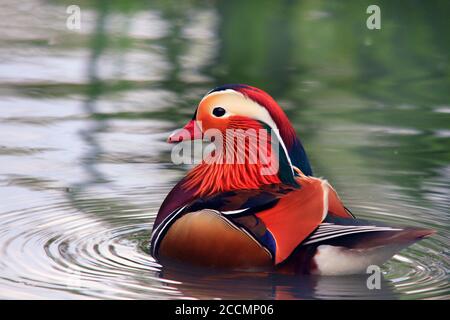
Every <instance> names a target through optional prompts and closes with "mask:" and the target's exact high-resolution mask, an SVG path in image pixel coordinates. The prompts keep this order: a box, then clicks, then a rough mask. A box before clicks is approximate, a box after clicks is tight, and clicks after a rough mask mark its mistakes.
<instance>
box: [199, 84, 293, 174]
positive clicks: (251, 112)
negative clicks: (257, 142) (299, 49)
mask: <svg viewBox="0 0 450 320" xmlns="http://www.w3.org/2000/svg"><path fill="white" fill-rule="evenodd" d="M212 96H218V97H219V99H218V102H217V103H216V104H215V105H210V106H209V108H210V110H208V112H210V113H211V112H212V110H213V109H214V108H215V107H217V106H220V107H222V108H224V109H225V110H226V112H227V113H226V114H225V115H224V116H223V117H224V118H225V117H229V116H232V115H239V116H246V117H249V118H252V119H255V120H259V121H261V122H264V123H266V124H267V125H268V126H269V127H271V128H272V130H273V131H274V132H275V134H276V135H277V138H278V141H279V142H280V145H281V147H282V148H283V150H284V153H285V154H286V157H287V160H288V162H289V165H290V166H291V168H292V162H291V158H290V157H289V153H288V152H287V149H286V146H285V144H284V141H283V139H281V136H280V132H279V130H278V127H277V125H276V124H275V121H273V119H272V117H271V116H270V113H269V111H267V109H266V108H264V107H263V106H261V105H260V104H258V103H256V102H255V101H253V100H252V99H250V98H247V97H246V96H245V95H243V94H242V93H240V92H238V91H235V90H232V89H226V90H222V91H215V92H212V93H210V94H207V95H206V96H205V97H203V99H202V100H201V102H202V101H203V100H205V99H206V98H209V97H212ZM221 96H222V97H223V98H222V97H221ZM201 102H200V103H201ZM292 172H293V173H294V169H292Z"/></svg>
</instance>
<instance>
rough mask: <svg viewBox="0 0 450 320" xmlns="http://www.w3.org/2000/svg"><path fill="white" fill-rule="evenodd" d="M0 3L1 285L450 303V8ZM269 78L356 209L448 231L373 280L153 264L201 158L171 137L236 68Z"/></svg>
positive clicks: (9, 290) (442, 4)
mask: <svg viewBox="0 0 450 320" xmlns="http://www.w3.org/2000/svg"><path fill="white" fill-rule="evenodd" d="M78 3H79V6H80V8H81V17H82V22H81V29H80V30H73V31H71V30H68V29H67V28H66V19H67V16H68V14H67V13H66V8H67V7H68V6H69V5H71V4H72V3H71V1H56V0H53V1H51V0H48V1H44V0H41V1H40V0H31V1H26V2H20V1H12V0H3V1H2V2H1V4H0V110H1V112H0V197H1V202H0V298H10V299H11V298H12V299H14V298H19V299H28V298H29V299H37V298H50V299H54V298H61V299H95V298H103V299H109V298H113V299H129V298H131V299H180V298H189V299H213V298H236V299H240V298H242V299H256V298H259V299H304V298H306V299H311V298H314V299H359V298H375V299H448V298H450V285H449V275H448V274H449V269H450V252H449V241H450V228H449V218H450V209H449V207H450V53H449V52H450V38H449V37H448V35H447V33H448V31H449V30H450V19H449V16H450V3H448V2H447V1H423V2H417V1H378V3H377V4H378V5H379V6H380V8H381V11H382V27H381V30H368V29H367V28H366V19H367V17H368V15H367V14H366V8H367V6H368V5H369V4H371V3H369V2H367V1H350V2H345V3H344V2H342V3H341V2H337V1H264V0H263V1H245V2H244V1H206V2H203V1H106V0H105V1H87V0H85V1H78ZM236 82H238V83H248V84H251V85H254V86H257V87H260V88H262V89H264V90H266V91H267V92H269V93H270V94H271V95H273V96H274V98H275V99H276V100H277V101H278V102H279V103H280V105H281V106H282V107H283V108H284V109H285V110H286V112H287V114H288V116H289V118H290V120H291V121H292V123H293V124H294V126H295V128H296V130H297V132H298V134H299V136H300V137H301V139H302V141H303V144H304V145H305V148H306V150H307V152H308V154H309V156H310V160H311V163H312V166H313V168H314V171H315V174H316V175H317V176H320V177H324V178H326V179H327V180H328V181H329V182H330V183H331V184H332V185H333V186H334V187H335V188H336V189H337V191H338V192H339V194H340V196H341V198H342V199H343V200H344V202H345V204H346V206H347V207H349V208H350V209H351V210H352V212H353V213H354V214H355V215H356V216H357V217H361V218H366V219H371V220H378V221H383V222H385V223H391V224H404V225H411V226H419V227H427V228H432V229H435V230H436V231H437V233H436V235H434V236H432V237H431V238H428V239H426V240H423V241H421V242H419V243H417V244H415V245H413V246H411V247H409V248H408V249H406V250H403V251H401V252H400V253H399V254H398V255H396V256H395V257H394V258H393V259H391V260H390V261H388V262H387V263H386V264H385V265H384V266H383V268H382V271H383V281H382V286H381V289H380V290H368V289H367V286H366V279H367V276H365V275H362V276H352V277H306V276H303V277H300V276H296V277H294V276H286V275H280V274H274V273H250V272H217V271H216V272H214V271H211V270H195V269H192V268H188V267H186V266H178V267H170V266H161V265H160V264H158V263H157V262H156V261H155V260H154V259H153V258H152V257H151V256H150V255H149V254H148V253H147V244H148V240H149V236H150V231H151V228H152V224H153V221H154V219H155V217H156V213H157V211H158V208H159V206H160V204H161V202H162V201H163V199H164V197H165V195H166V194H167V193H168V192H169V190H170V189H171V187H172V186H173V185H174V184H175V183H176V182H177V181H178V180H179V179H180V178H181V177H182V176H183V175H184V174H185V173H186V171H187V170H188V169H189V168H190V166H188V165H181V166H180V165H174V164H173V163H172V162H171V157H170V155H171V147H172V146H171V145H169V144H166V142H165V140H166V138H167V136H168V135H169V134H170V133H171V132H172V131H173V130H174V129H176V128H178V127H179V126H180V125H182V124H184V123H185V122H186V121H187V120H188V119H189V118H190V117H191V116H192V113H193V111H194V109H195V106H196V105H197V103H198V102H199V100H200V99H201V97H202V96H203V95H204V94H205V93H206V92H208V91H209V90H210V89H211V88H213V87H215V86H217V85H220V84H224V83H236Z"/></svg>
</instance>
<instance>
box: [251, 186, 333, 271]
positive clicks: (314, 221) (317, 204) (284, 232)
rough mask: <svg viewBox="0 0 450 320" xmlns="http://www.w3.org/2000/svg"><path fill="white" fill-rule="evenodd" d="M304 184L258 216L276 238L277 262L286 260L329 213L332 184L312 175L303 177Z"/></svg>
mask: <svg viewBox="0 0 450 320" xmlns="http://www.w3.org/2000/svg"><path fill="white" fill-rule="evenodd" d="M299 183H300V185H301V188H300V189H298V190H295V191H294V192H291V193H289V194H287V195H286V196H284V197H282V198H280V200H279V201H278V203H277V204H276V205H275V206H273V207H272V208H270V209H267V210H264V211H261V212H259V213H257V214H256V216H257V217H258V218H259V219H261V220H262V222H263V223H264V224H265V226H266V228H267V230H268V231H269V232H270V233H271V234H272V236H273V238H274V241H275V264H279V263H281V262H283V261H284V260H285V259H286V258H287V257H289V255H290V254H291V253H292V252H293V251H294V249H295V248H296V247H297V246H298V245H299V244H300V243H301V242H302V241H303V240H304V239H306V238H307V237H308V236H309V235H310V234H311V233H312V232H313V231H314V230H315V229H316V228H317V227H318V226H319V225H320V223H321V222H322V221H323V220H324V219H325V217H326V216H327V213H328V190H329V188H328V184H327V182H326V181H324V180H321V179H317V178H312V177H301V178H299Z"/></svg>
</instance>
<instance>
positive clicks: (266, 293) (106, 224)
mask: <svg viewBox="0 0 450 320" xmlns="http://www.w3.org/2000/svg"><path fill="white" fill-rule="evenodd" d="M153 191H154V190H153ZM147 192H148V191H147ZM119 194H121V196H127V197H128V198H130V199H136V198H140V197H142V194H134V195H131V194H128V195H126V194H123V193H120V192H119ZM162 196H163V195H156V196H155V197H154V200H151V201H149V202H148V203H144V204H142V205H134V207H133V208H131V205H128V206H127V205H124V204H123V203H124V202H125V200H124V201H123V202H121V201H120V198H114V197H113V195H111V194H109V195H103V196H102V198H101V199H100V198H90V196H89V195H88V194H77V195H76V196H75V197H72V200H68V201H60V202H57V201H54V202H53V203H51V204H48V205H40V206H35V207H32V208H28V209H23V210H16V211H10V212H6V213H3V214H2V224H1V225H0V248H1V256H2V259H1V261H0V267H1V269H2V277H1V279H0V288H1V290H0V292H1V293H0V297H1V298H31V299H39V298H76V299H90V298H101V299H110V298H115V299H179V298H244V299H255V298H260V299H274V298H275V299H293V298H294V299H295V298H326V299H337V298H339V299H351V298H381V299H397V298H403V299H405V298H406V299H413V298H414V299H417V298H420V299H426V298H448V292H449V285H448V266H449V263H448V252H440V251H439V248H442V243H440V242H441V241H444V238H441V237H440V236H439V234H438V236H436V237H434V238H433V239H429V240H425V241H422V242H421V243H419V244H416V245H414V246H413V247H411V248H410V249H408V250H406V251H403V252H402V253H401V254H399V255H397V256H395V257H394V259H392V260H390V261H389V262H388V263H387V264H386V265H385V266H384V268H383V273H384V279H383V281H382V288H381V290H368V289H367V286H366V280H367V277H366V276H364V275H362V276H356V277H305V276H303V277H292V276H285V275H278V274H274V273H248V272H247V273H245V272H244V273H242V272H229V273H223V272H222V273H214V272H211V271H205V270H195V269H191V268H187V267H182V268H178V269H177V268H169V267H162V266H161V265H159V264H158V263H157V262H155V260H154V259H153V258H152V257H151V256H150V255H149V254H148V253H147V252H146V247H147V242H148V238H149V236H150V230H151V224H152V221H153V219H154V217H155V212H156V211H157V203H158V202H159V201H160V200H157V199H160V198H161V197H162ZM70 198H71V197H69V199H70ZM74 198H76V200H73V199H74ZM99 203H100V204H101V205H99ZM108 203H109V204H108ZM114 203H116V204H115V205H114ZM117 203H122V204H121V205H117ZM360 206H361V207H366V210H367V205H365V204H364V203H361V204H360ZM385 209H386V208H384V209H381V208H377V210H374V211H378V214H379V216H380V217H382V216H383V214H382V211H383V210H385ZM384 220H386V219H384ZM392 220H395V219H392Z"/></svg>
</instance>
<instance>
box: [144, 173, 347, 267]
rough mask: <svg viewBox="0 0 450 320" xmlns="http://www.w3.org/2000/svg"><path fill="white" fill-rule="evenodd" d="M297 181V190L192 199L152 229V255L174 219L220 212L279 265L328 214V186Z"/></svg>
mask: <svg viewBox="0 0 450 320" xmlns="http://www.w3.org/2000/svg"><path fill="white" fill-rule="evenodd" d="M298 182H299V185H300V188H295V187H292V186H289V185H284V184H279V185H268V186H265V187H264V188H261V189H257V190H239V191H230V192H223V193H219V194H216V195H213V196H209V197H206V198H199V199H196V200H195V201H193V202H191V203H189V204H188V205H185V206H183V207H180V208H178V209H177V210H174V211H173V212H172V213H171V214H169V215H168V216H167V218H166V219H165V220H164V221H162V222H161V223H160V225H159V226H158V227H157V228H156V229H155V230H154V232H153V234H152V241H151V245H152V251H153V254H154V255H155V256H157V248H158V246H159V243H160V241H161V240H162V239H163V237H164V235H165V234H166V232H167V230H168V229H169V228H170V226H171V225H172V224H173V223H174V222H175V221H176V220H178V219H180V218H181V217H182V216H184V215H186V214H188V213H192V212H200V211H202V210H205V209H206V210H214V211H215V212H218V213H220V215H221V216H222V217H223V218H225V219H227V220H228V221H230V222H231V223H233V224H234V225H236V226H237V227H238V228H240V229H241V230H242V231H243V232H245V233H247V234H249V235H251V236H252V237H253V238H254V239H255V240H256V241H258V242H259V243H260V244H261V245H262V246H263V247H265V248H266V249H268V250H269V251H270V253H271V255H272V259H273V260H274V263H275V264H279V263H281V262H283V261H284V260H285V259H286V258H287V257H288V256H289V255H290V254H291V253H292V252H293V251H294V249H295V248H296V247H297V246H298V245H299V244H300V243H301V242H302V241H303V240H304V239H306V238H307V237H308V236H309V235H310V234H311V233H312V232H313V231H314V230H315V229H316V228H317V227H318V226H319V225H320V223H321V222H322V221H323V219H324V218H325V217H326V216H327V213H328V192H329V190H330V187H329V185H328V183H327V182H326V181H325V180H321V179H317V178H313V177H299V178H298ZM342 210H344V209H342ZM191 223H195V222H191ZM216 240H218V241H220V239H216Z"/></svg>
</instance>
